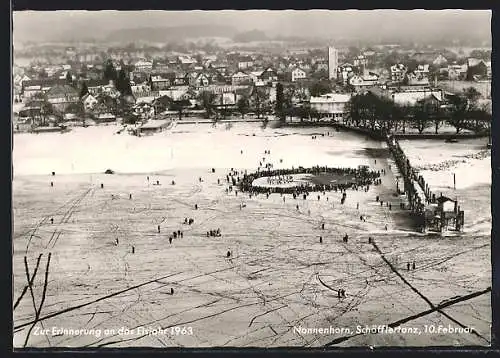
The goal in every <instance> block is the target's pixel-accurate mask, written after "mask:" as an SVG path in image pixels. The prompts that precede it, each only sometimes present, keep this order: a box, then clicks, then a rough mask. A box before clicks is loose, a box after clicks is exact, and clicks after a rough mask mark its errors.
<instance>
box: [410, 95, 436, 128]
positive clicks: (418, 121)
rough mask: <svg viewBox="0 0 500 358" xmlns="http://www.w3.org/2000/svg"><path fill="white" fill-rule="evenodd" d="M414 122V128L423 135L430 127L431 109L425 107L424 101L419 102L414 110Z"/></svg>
mask: <svg viewBox="0 0 500 358" xmlns="http://www.w3.org/2000/svg"><path fill="white" fill-rule="evenodd" d="M412 112H413V113H412V114H413V121H412V127H413V128H415V129H417V130H418V133H420V134H422V132H423V131H424V130H425V128H427V127H429V124H430V122H431V121H430V118H429V117H430V116H429V114H430V113H429V109H428V107H427V106H426V105H425V102H424V101H419V102H417V104H416V106H415V107H414V108H413V111H412Z"/></svg>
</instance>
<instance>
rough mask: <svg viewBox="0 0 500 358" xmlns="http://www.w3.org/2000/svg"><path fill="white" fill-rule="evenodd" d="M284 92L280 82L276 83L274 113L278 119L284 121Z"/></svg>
mask: <svg viewBox="0 0 500 358" xmlns="http://www.w3.org/2000/svg"><path fill="white" fill-rule="evenodd" d="M284 101H285V98H284V93H283V85H282V84H281V83H278V84H277V85H276V107H275V110H276V114H277V115H278V117H279V118H280V120H282V121H284V120H285V113H284V111H283V105H284Z"/></svg>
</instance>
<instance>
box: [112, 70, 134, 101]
mask: <svg viewBox="0 0 500 358" xmlns="http://www.w3.org/2000/svg"><path fill="white" fill-rule="evenodd" d="M115 85H116V89H117V90H118V92H120V94H121V95H122V96H130V95H132V87H131V86H130V80H129V78H128V77H127V74H126V72H125V70H124V69H123V68H122V69H121V70H120V71H118V76H117V78H116V83H115Z"/></svg>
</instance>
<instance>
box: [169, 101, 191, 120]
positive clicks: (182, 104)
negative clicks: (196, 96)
mask: <svg viewBox="0 0 500 358" xmlns="http://www.w3.org/2000/svg"><path fill="white" fill-rule="evenodd" d="M190 105H191V102H190V101H189V100H187V99H181V100H178V101H173V103H172V106H171V109H172V110H173V111H178V112H179V121H180V120H182V113H183V111H184V109H185V108H187V107H189V106H190Z"/></svg>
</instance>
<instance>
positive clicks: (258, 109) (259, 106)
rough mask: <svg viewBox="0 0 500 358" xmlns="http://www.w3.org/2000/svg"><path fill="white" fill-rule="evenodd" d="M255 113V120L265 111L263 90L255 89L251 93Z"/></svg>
mask: <svg viewBox="0 0 500 358" xmlns="http://www.w3.org/2000/svg"><path fill="white" fill-rule="evenodd" d="M253 99H254V108H255V113H257V118H260V117H261V115H262V113H263V112H264V109H265V101H266V96H265V92H264V90H262V89H261V88H256V89H255V91H254V93H253Z"/></svg>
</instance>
